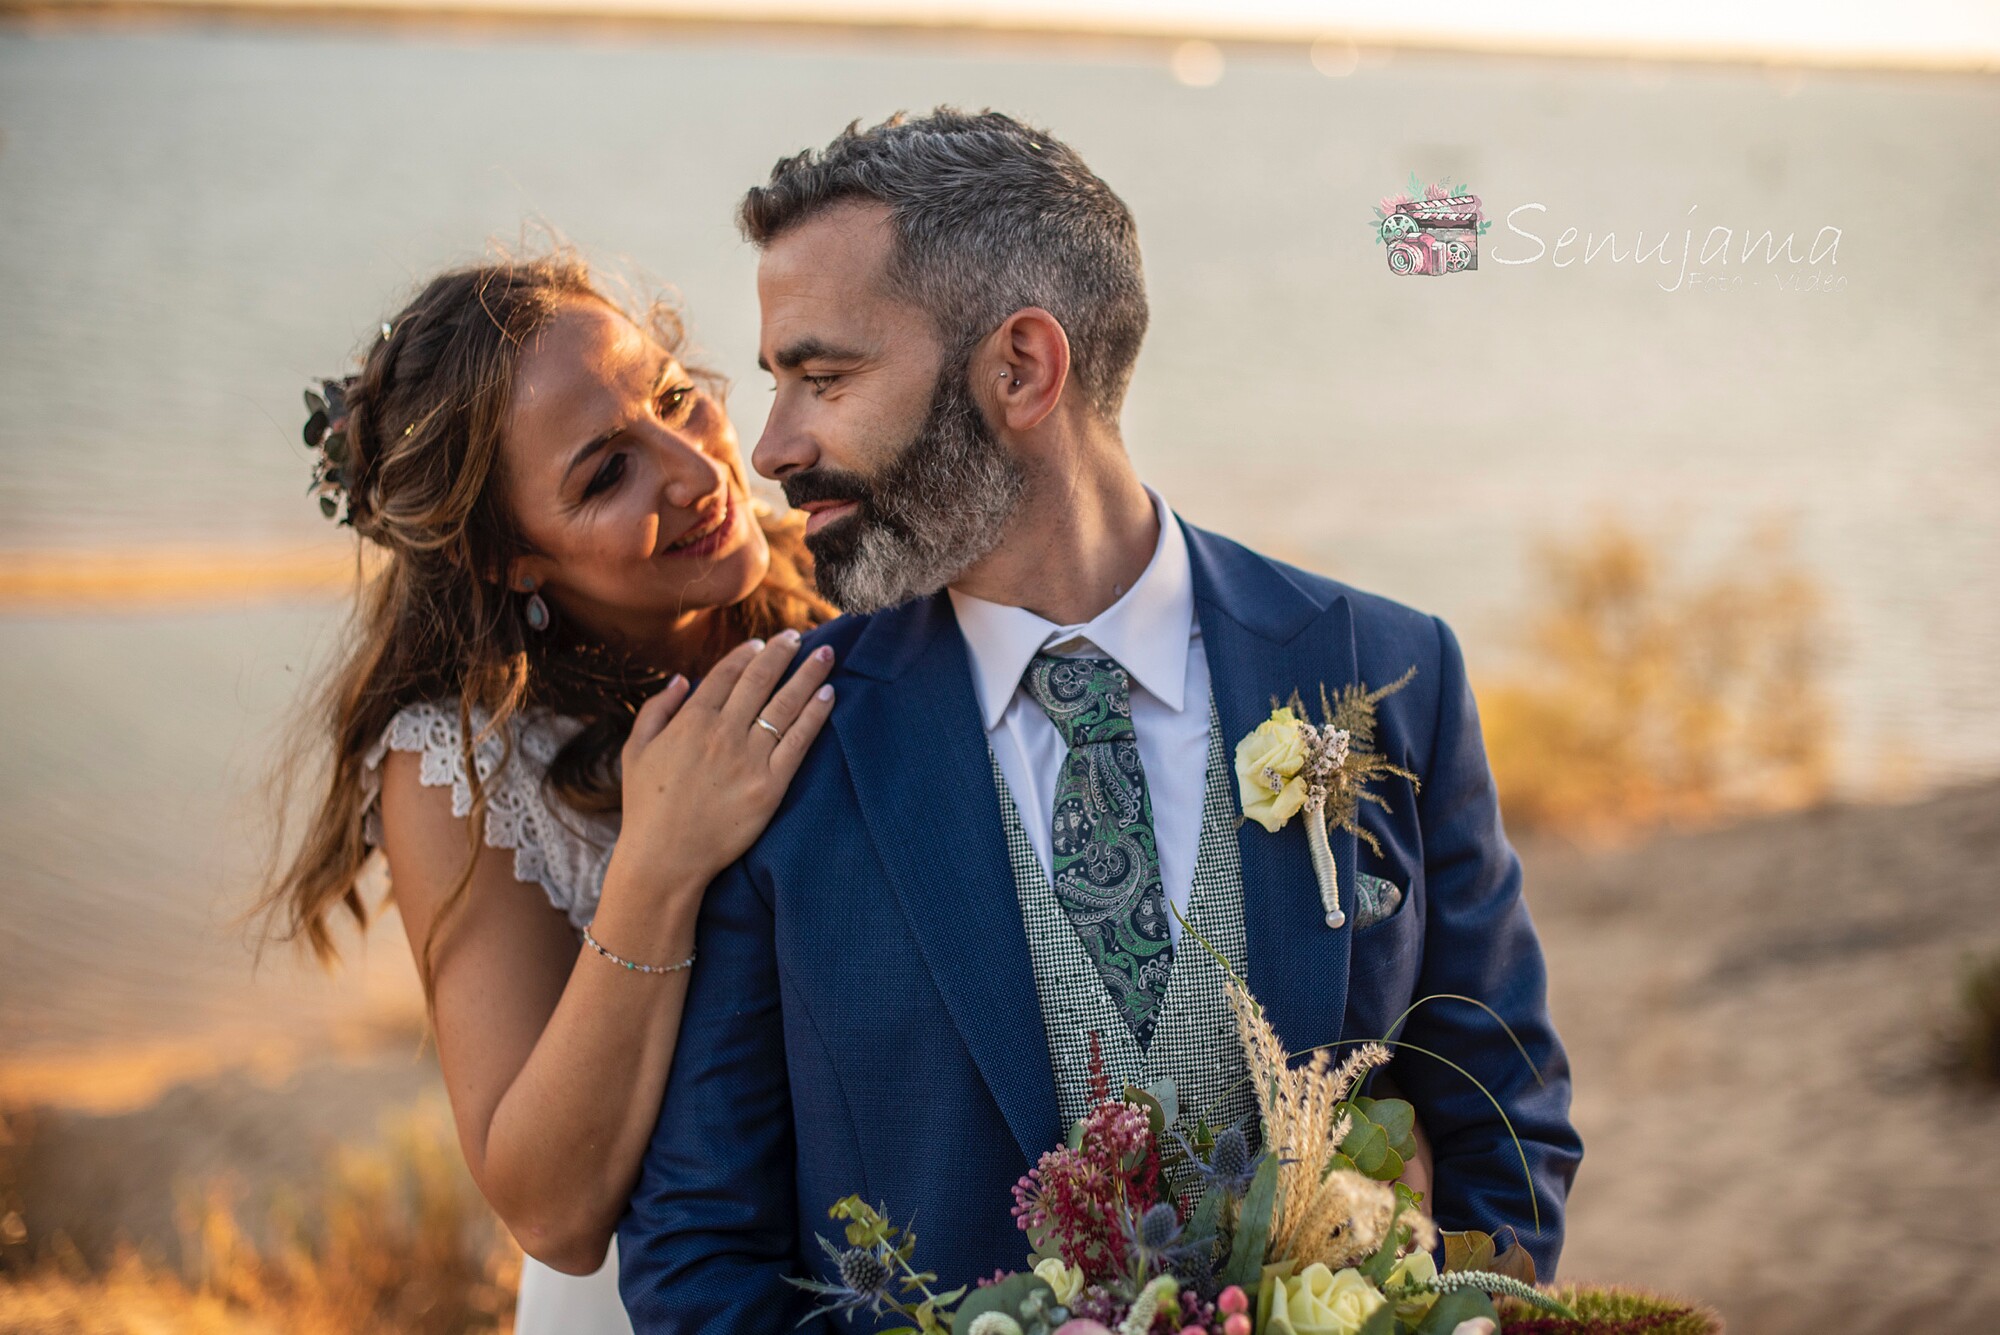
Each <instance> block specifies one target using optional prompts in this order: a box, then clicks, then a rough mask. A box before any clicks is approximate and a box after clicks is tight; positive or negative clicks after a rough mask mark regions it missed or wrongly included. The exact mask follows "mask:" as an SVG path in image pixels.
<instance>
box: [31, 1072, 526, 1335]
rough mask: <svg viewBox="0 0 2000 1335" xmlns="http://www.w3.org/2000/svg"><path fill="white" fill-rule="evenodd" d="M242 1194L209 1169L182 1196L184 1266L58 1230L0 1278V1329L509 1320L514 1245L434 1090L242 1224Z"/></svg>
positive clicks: (404, 1331) (325, 1329) (490, 1324)
mask: <svg viewBox="0 0 2000 1335" xmlns="http://www.w3.org/2000/svg"><path fill="white" fill-rule="evenodd" d="M241 1196H242V1193H241V1192H240V1190H239V1189H238V1188H236V1187H235V1186H234V1185H233V1184H231V1183H229V1182H215V1183H210V1184H208V1185H207V1186H206V1187H204V1188H202V1189H200V1190H198V1191H195V1192H192V1193H191V1194H190V1195H189V1196H188V1198H187V1199H186V1200H185V1201H184V1202H183V1208H182V1214H183V1228H184V1230H185V1232H186V1234H187V1245H186V1248H185V1252H186V1255H187V1256H188V1257H189V1258H190V1259H189V1261H188V1264H187V1266H186V1268H185V1270H184V1271H181V1270H175V1269H173V1268H170V1267H167V1266H165V1265H163V1264H161V1263H159V1262H158V1261H157V1260H156V1259H153V1258H151V1257H149V1256H147V1255H145V1254H142V1253H141V1252H139V1251H137V1250H134V1249H132V1248H129V1247H128V1248H125V1249H122V1250H121V1251H120V1253H119V1254H118V1256H117V1257H116V1259H115V1260H114V1261H113V1262H112V1264H111V1265H110V1266H109V1267H108V1268H106V1269H105V1270H103V1271H101V1272H100V1271H93V1270H92V1269H91V1268H90V1267H89V1266H87V1265H86V1264H85V1263H84V1262H83V1261H82V1259H81V1257H80V1256H79V1255H78V1254H77V1253H76V1251H75V1249H74V1248H69V1247H65V1246H64V1245H63V1243H62V1240H61V1239H60V1238H58V1239H57V1240H56V1243H55V1245H54V1246H52V1247H50V1248H49V1249H47V1252H46V1254H45V1255H43V1256H41V1257H40V1258H38V1259H37V1260H36V1261H35V1262H34V1263H33V1264H32V1265H29V1266H26V1267H24V1268H19V1269H17V1270H16V1271H15V1272H14V1273H13V1274H11V1275H7V1276H4V1277H0V1313H4V1315H0V1332H4V1333H5V1335H56V1333H57V1332H61V1333H62V1335H126V1333H127V1332H132V1333H133V1335H138V1332H153V1331H167V1330H173V1331H190V1332H218V1333H221V1332H226V1333H227V1335H251V1333H252V1332H266V1331H269V1332H274V1333H275V1332H285V1333H286V1335H378V1333H379V1335H390V1333H391V1332H394V1333H396V1335H469V1333H470V1332H485V1331H505V1330H508V1329H510V1328H511V1326H512V1318H513V1301H514V1289H515V1284H516V1282H517V1279H518V1277H519V1270H520V1253H519V1251H518V1250H517V1249H516V1248H515V1247H514V1244H513V1242H512V1240H511V1239H510V1238H509V1237H508V1236H507V1235H506V1232H505V1230H504V1229H502V1228H501V1227H500V1225H499V1223H498V1221H497V1220H495V1219H494V1217H493V1215H492V1213H491V1212H490V1211H489V1210H488V1209H487V1208H486V1206H485V1204H484V1203H483V1202H482V1201H481V1200H480V1199H479V1197H478V1194H477V1192H476V1191H475V1190H474V1189H473V1187H472V1184H471V1181H470V1180H469V1178H468V1177H467V1175H466V1172H465V1169H464V1166H463V1162H462V1160H461V1159H460V1157H459V1150H458V1142H457V1140H456V1138H455V1136H454V1135H453V1134H452V1130H451V1123H450V1118H449V1115H448V1113H447V1112H446V1110H445V1109H444V1107H443V1105H442V1103H441V1102H439V1101H436V1100H426V1101H425V1102H424V1103H422V1104H420V1105H419V1106H418V1107H417V1108H416V1109H415V1110H414V1111H411V1112H409V1113H406V1114H403V1115H402V1116H401V1117H399V1118H397V1119H396V1120H395V1121H394V1122H392V1123H391V1124H390V1126H389V1127H388V1128H387V1134H386V1135H385V1137H384V1140H383V1143H382V1144H381V1145H380V1146H379V1147H376V1148H372V1149H368V1150H353V1149H344V1150H341V1151H340V1152H338V1153H337V1154H336V1155H335V1156H334V1158H333V1159H332V1161H331V1162H330V1163H329V1164H328V1166H327V1172H326V1177H325V1179H324V1182H323V1183H322V1184H321V1186H320V1187H319V1189H318V1191H317V1193H316V1197H315V1198H314V1199H311V1200H305V1199H300V1198H298V1197H296V1196H294V1197H291V1198H280V1199H278V1200H276V1201H275V1202H272V1203H270V1204H269V1205H268V1206H267V1207H266V1209H265V1210H264V1211H262V1212H261V1213H260V1214H259V1215H258V1216H257V1217H256V1219H255V1223H254V1226H252V1225H251V1224H248V1223H246V1215H245V1211H244V1208H243V1206H242V1202H241ZM253 1235H254V1236H253Z"/></svg>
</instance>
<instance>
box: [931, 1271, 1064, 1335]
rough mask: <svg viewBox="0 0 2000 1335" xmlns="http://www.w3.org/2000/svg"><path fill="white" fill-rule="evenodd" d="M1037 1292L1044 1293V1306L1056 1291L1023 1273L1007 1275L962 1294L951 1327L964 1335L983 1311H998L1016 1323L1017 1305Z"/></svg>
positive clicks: (1044, 1281)
mask: <svg viewBox="0 0 2000 1335" xmlns="http://www.w3.org/2000/svg"><path fill="white" fill-rule="evenodd" d="M1037 1293H1046V1294H1047V1295H1048V1300H1047V1301H1048V1304H1049V1305H1050V1306H1054V1305H1055V1300H1056V1291H1055V1290H1054V1289H1052V1288H1050V1287H1049V1283H1048V1281H1047V1280H1045V1279H1043V1278H1042V1277H1041V1276H1040V1275H1037V1274H1033V1273H1029V1272H1025V1271H1024V1272H1022V1273H1021V1274H1017V1275H1009V1276H1007V1278H1005V1279H1003V1280H1001V1281H1000V1282H999V1283H998V1284H993V1285H989V1286H988V1287H986V1288H983V1289H974V1290H973V1291H972V1292H971V1293H968V1294H966V1295H965V1301H964V1302H963V1303H961V1304H959V1308H958V1310H957V1311H956V1312H953V1313H952V1314H951V1328H952V1330H953V1332H955V1335H965V1332H966V1331H968V1330H971V1329H972V1323H973V1321H974V1320H975V1319H976V1318H978V1317H979V1316H980V1315H981V1314H982V1313H985V1312H1000V1313H1004V1314H1005V1315H1007V1316H1011V1317H1013V1318H1015V1319H1016V1320H1019V1319H1020V1316H1021V1304H1022V1303H1025V1302H1027V1301H1028V1299H1029V1298H1031V1297H1033V1296H1034V1295H1035V1294H1037Z"/></svg>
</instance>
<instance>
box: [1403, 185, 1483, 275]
mask: <svg viewBox="0 0 2000 1335" xmlns="http://www.w3.org/2000/svg"><path fill="white" fill-rule="evenodd" d="M1488 226H1490V224H1489V223H1488V222H1487V221H1486V219H1485V218H1484V217H1483V216H1482V215H1481V213H1480V205H1479V196H1477V195H1475V194H1473V193H1472V192H1471V191H1470V190H1469V189H1467V188H1466V187H1465V186H1463V185H1458V186H1453V185H1450V184H1447V183H1445V182H1438V183H1436V184H1434V185H1420V184H1419V183H1418V181H1417V178H1416V176H1415V175H1414V174H1412V175H1411V177H1410V193H1409V194H1407V195H1392V196H1390V197H1389V198H1387V199H1385V200H1383V201H1382V203H1381V204H1380V205H1379V206H1378V207H1377V208H1376V210H1375V239H1376V240H1377V241H1378V242H1380V243H1382V244H1383V245H1384V246H1386V247H1387V248H1388V254H1389V272H1390V273H1393V274H1399V275H1407V274H1429V275H1433V276H1435V275H1439V274H1448V273H1463V272H1464V271H1466V270H1467V269H1477V268H1478V267H1479V234H1480V233H1481V232H1484V231H1485V230H1486V229H1487V227H1488Z"/></svg>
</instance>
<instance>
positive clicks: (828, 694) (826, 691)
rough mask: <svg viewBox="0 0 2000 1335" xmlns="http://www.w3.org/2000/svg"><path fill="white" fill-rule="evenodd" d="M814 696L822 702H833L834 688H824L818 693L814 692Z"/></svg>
mask: <svg viewBox="0 0 2000 1335" xmlns="http://www.w3.org/2000/svg"><path fill="white" fill-rule="evenodd" d="M813 694H814V695H816V696H818V697H819V698H820V699H822V700H831V699H833V687H831V686H822V687H820V688H819V689H818V690H817V691H814V692H813Z"/></svg>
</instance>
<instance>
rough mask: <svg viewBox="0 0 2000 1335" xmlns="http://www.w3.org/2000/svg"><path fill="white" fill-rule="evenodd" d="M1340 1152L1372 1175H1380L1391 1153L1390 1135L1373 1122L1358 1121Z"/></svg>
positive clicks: (1360, 1168)
mask: <svg viewBox="0 0 2000 1335" xmlns="http://www.w3.org/2000/svg"><path fill="white" fill-rule="evenodd" d="M1340 1152H1341V1153H1342V1154H1345V1155H1346V1156H1347V1157H1348V1158H1350V1159H1352V1160H1354V1166H1355V1167H1356V1168H1358V1169H1359V1170H1361V1171H1362V1172H1364V1173H1366V1174H1367V1175H1368V1176H1370V1177H1376V1176H1378V1175H1379V1174H1380V1173H1381V1171H1382V1164H1383V1162H1384V1161H1385V1159H1386V1157H1387V1155H1388V1153H1389V1137H1388V1136H1387V1135H1386V1134H1385V1133H1384V1132H1383V1130H1382V1128H1381V1127H1379V1126H1377V1125H1375V1123H1373V1122H1363V1121H1356V1122H1355V1124H1354V1129H1353V1130H1352V1131H1349V1132H1348V1133H1347V1139H1345V1140H1343V1141H1341V1142H1340Z"/></svg>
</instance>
